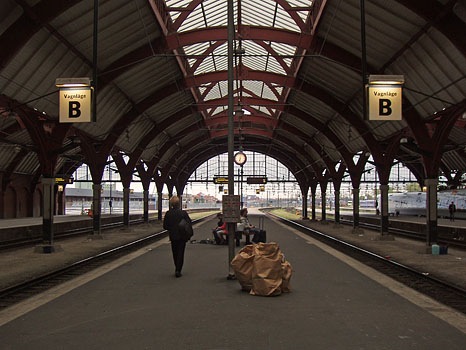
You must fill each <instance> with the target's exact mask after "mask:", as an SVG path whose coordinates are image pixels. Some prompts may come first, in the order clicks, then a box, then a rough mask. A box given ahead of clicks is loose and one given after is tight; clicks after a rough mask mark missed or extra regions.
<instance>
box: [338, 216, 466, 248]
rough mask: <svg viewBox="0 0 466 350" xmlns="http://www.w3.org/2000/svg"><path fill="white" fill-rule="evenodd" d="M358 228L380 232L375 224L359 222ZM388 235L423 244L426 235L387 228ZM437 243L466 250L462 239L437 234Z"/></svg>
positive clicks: (346, 221)
mask: <svg viewBox="0 0 466 350" xmlns="http://www.w3.org/2000/svg"><path fill="white" fill-rule="evenodd" d="M340 224H342V225H353V221H351V220H347V219H342V220H340ZM359 227H361V228H365V229H369V230H373V231H380V225H375V224H372V223H367V222H364V221H360V222H359ZM388 233H390V234H393V235H395V236H400V237H405V238H410V239H415V240H417V241H422V242H425V240H426V234H425V233H420V232H414V231H410V230H406V229H400V228H395V227H389V228H388ZM437 243H439V244H441V245H446V246H451V247H456V248H461V249H466V241H465V240H464V238H463V239H454V238H451V237H447V236H445V235H443V234H439V237H438V240H437Z"/></svg>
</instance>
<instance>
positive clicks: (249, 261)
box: [231, 244, 254, 292]
mask: <svg viewBox="0 0 466 350" xmlns="http://www.w3.org/2000/svg"><path fill="white" fill-rule="evenodd" d="M253 261H254V248H253V246H252V245H251V244H250V245H247V246H245V247H244V248H243V249H241V250H240V251H239V252H238V254H236V256H235V257H234V258H233V260H232V261H231V267H232V268H233V271H235V276H236V279H237V280H238V282H239V284H240V285H241V289H242V290H244V291H248V292H249V291H250V290H251V288H252V266H253Z"/></svg>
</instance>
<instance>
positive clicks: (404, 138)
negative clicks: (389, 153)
mask: <svg viewBox="0 0 466 350" xmlns="http://www.w3.org/2000/svg"><path fill="white" fill-rule="evenodd" d="M400 143H408V138H407V137H402V138H401V139H400Z"/></svg>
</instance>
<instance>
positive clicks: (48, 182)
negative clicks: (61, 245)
mask: <svg viewBox="0 0 466 350" xmlns="http://www.w3.org/2000/svg"><path fill="white" fill-rule="evenodd" d="M54 187H55V178H53V177H43V178H42V190H43V203H42V204H43V208H44V214H43V216H42V244H40V245H38V246H36V247H35V248H34V251H35V252H37V253H46V254H47V253H53V252H55V251H56V250H57V249H56V248H55V246H54V242H53V239H54V237H53V214H54V203H55V196H54V194H55V191H54Z"/></svg>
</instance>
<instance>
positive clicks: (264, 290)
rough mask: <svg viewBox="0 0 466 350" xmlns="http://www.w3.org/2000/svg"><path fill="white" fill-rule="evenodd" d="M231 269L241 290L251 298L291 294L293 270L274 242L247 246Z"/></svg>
mask: <svg viewBox="0 0 466 350" xmlns="http://www.w3.org/2000/svg"><path fill="white" fill-rule="evenodd" d="M231 266H232V268H233V270H234V271H235V276H236V278H237V279H238V282H239V283H240V285H241V288H242V289H243V290H245V291H249V293H250V294H251V295H261V296H275V295H280V294H281V293H287V292H290V291H291V289H290V279H291V275H292V271H293V270H292V267H291V264H290V263H289V262H288V261H286V259H285V255H284V254H283V253H282V252H281V250H280V248H279V246H278V244H277V243H275V242H271V243H258V244H253V245H247V246H245V247H244V248H243V249H241V250H240V251H239V252H238V254H237V255H236V256H235V257H234V258H233V260H232V262H231Z"/></svg>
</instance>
